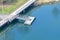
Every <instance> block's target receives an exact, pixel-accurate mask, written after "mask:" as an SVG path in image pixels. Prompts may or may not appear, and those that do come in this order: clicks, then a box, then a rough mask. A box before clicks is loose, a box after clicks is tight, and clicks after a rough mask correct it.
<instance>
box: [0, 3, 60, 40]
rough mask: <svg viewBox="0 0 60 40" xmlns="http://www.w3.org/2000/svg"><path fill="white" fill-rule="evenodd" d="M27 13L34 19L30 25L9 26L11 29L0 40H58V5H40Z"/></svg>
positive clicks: (59, 6)
mask: <svg viewBox="0 0 60 40" xmlns="http://www.w3.org/2000/svg"><path fill="white" fill-rule="evenodd" d="M55 7H56V8H57V9H58V11H57V10H56V11H57V13H55V12H54V9H55ZM29 13H31V16H34V17H36V19H35V21H34V22H33V24H32V25H30V26H27V25H23V24H22V23H20V22H17V23H15V24H14V25H12V26H9V27H12V28H10V29H8V30H7V31H6V32H5V33H3V34H2V35H1V37H0V40H4V39H5V40H60V4H53V5H42V6H39V7H37V8H35V9H33V10H32V11H30V12H29Z"/></svg>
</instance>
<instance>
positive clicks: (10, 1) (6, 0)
mask: <svg viewBox="0 0 60 40" xmlns="http://www.w3.org/2000/svg"><path fill="white" fill-rule="evenodd" d="M27 1H28V0H3V4H1V1H0V14H10V13H11V12H13V11H14V10H16V9H17V8H18V7H19V6H21V5H23V4H24V3H26V2H27ZM2 10H3V11H2Z"/></svg>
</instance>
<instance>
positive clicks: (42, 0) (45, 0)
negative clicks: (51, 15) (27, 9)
mask: <svg viewBox="0 0 60 40" xmlns="http://www.w3.org/2000/svg"><path fill="white" fill-rule="evenodd" d="M56 2H60V1H59V0H36V2H35V5H36V6H38V5H42V4H51V3H56Z"/></svg>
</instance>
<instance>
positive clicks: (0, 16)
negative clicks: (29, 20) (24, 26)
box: [0, 14, 8, 21]
mask: <svg viewBox="0 0 60 40" xmlns="http://www.w3.org/2000/svg"><path fill="white" fill-rule="evenodd" d="M6 17H8V15H4V14H1V15H0V21H1V20H2V19H4V18H6Z"/></svg>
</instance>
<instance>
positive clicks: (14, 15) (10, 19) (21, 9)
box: [0, 0, 36, 27]
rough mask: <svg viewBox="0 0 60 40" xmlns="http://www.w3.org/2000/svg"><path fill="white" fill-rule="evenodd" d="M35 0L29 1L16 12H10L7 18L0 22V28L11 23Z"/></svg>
mask: <svg viewBox="0 0 60 40" xmlns="http://www.w3.org/2000/svg"><path fill="white" fill-rule="evenodd" d="M35 1H36V0H29V1H28V2H26V3H25V4H24V5H22V6H20V7H19V8H18V9H17V10H15V11H14V12H12V13H11V14H10V15H8V17H6V18H4V19H3V20H2V21H0V27H1V26H3V25H4V24H6V23H7V22H11V21H13V20H14V19H15V18H16V17H17V16H18V15H19V13H20V12H22V11H24V10H25V9H26V8H27V7H29V6H30V5H31V4H32V3H34V2H35Z"/></svg>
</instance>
